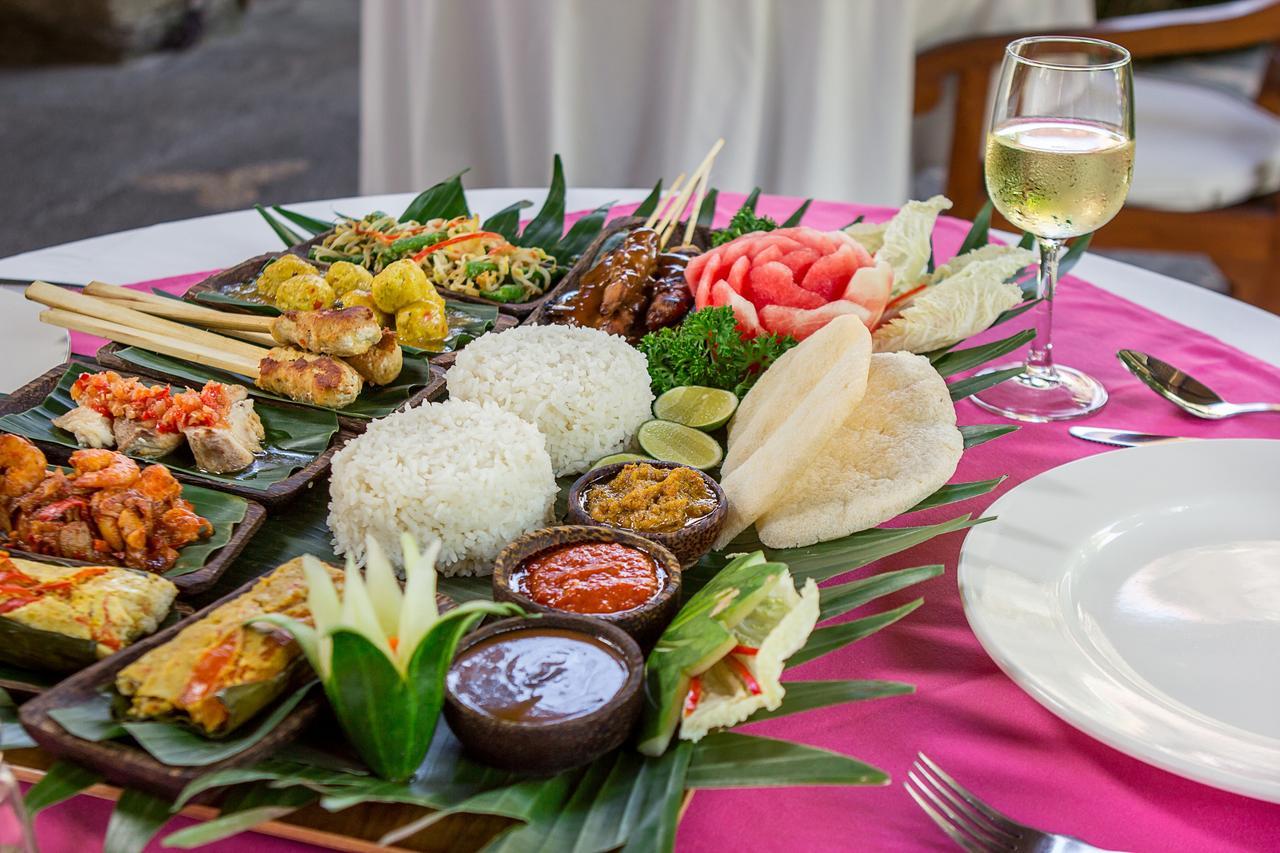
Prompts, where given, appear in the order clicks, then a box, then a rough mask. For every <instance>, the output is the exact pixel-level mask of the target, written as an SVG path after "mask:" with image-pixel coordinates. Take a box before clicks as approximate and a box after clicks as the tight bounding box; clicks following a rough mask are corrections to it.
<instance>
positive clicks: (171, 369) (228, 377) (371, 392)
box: [117, 347, 431, 420]
mask: <svg viewBox="0 0 1280 853" xmlns="http://www.w3.org/2000/svg"><path fill="white" fill-rule="evenodd" d="M117 355H118V356H119V357H120V358H122V359H124V360H125V361H127V362H128V363H129V364H132V365H133V366H134V367H137V368H139V369H142V370H150V371H153V372H157V373H161V374H163V375H166V376H176V377H178V378H179V379H185V380H187V381H188V382H195V383H198V384H203V383H205V382H207V381H209V380H210V379H216V380H217V381H219V382H234V383H236V384H239V385H244V386H245V387H247V388H248V389H249V393H250V394H251V395H253V397H255V398H257V399H264V400H279V401H281V402H294V401H291V400H289V399H288V398H287V397H282V396H280V395H279V394H272V393H271V392H269V391H264V390H262V389H261V388H258V387H256V386H255V385H254V384H253V380H251V379H249V378H248V377H245V376H240V375H238V374H235V373H228V372H226V371H225V370H217V369H216V368H212V367H205V366H203V365H200V364H195V363H193V362H189V361H182V360H181V359H176V358H171V357H170V356H167V355H160V354H159V353H154V352H150V351H149V350H144V349H140V348H138V347H125V348H124V349H122V350H120V351H119V352H118V353H117ZM430 381H431V365H430V363H429V362H428V361H427V360H426V359H424V358H406V359H405V360H404V369H403V370H401V371H400V376H399V377H398V378H397V379H396V381H395V382H393V383H392V384H390V385H384V386H381V387H366V388H365V390H364V391H362V392H360V397H359V398H358V399H357V400H356V401H355V402H354V403H352V404H351V405H350V406H347V407H346V408H345V409H325V408H322V407H320V406H311V405H308V404H305V403H300V404H298V405H306V406H307V408H310V409H315V410H318V411H323V412H334V411H336V412H339V413H340V414H342V415H344V416H346V417H349V418H359V419H362V420H373V419H374V418H381V417H383V416H385V415H389V414H391V413H392V412H394V411H395V410H396V409H398V408H399V407H400V406H402V405H404V403H405V401H406V400H408V399H409V398H410V397H412V396H413V395H414V394H416V393H417V392H418V391H420V390H421V389H422V388H425V387H426V386H427V384H428V383H430Z"/></svg>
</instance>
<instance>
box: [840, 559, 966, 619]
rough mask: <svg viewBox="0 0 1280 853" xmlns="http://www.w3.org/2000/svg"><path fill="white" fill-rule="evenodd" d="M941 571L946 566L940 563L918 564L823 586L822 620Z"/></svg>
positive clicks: (841, 613) (927, 578) (904, 587)
mask: <svg viewBox="0 0 1280 853" xmlns="http://www.w3.org/2000/svg"><path fill="white" fill-rule="evenodd" d="M942 572H943V567H942V566H941V565H937V564H935V565H932V566H917V567H916V568H913V569H899V570H897V571H894V572H881V573H880V574H878V575H872V576H871V577H869V578H862V579H861V580H856V581H849V582H848V583H843V584H840V585H838V586H828V587H823V588H822V590H821V591H820V592H819V603H820V609H819V611H818V620H819V621H823V620H826V619H831V618H833V617H835V616H841V615H843V614H845V613H848V612H849V611H850V610H853V609H854V608H855V607H861V606H862V605H864V604H867V603H869V602H872V601H875V600H876V599H877V598H880V597H882V596H885V595H889V594H890V593H894V592H897V591H898V590H900V589H906V588H907V587H909V586H913V585H915V584H918V583H921V582H923V581H927V580H929V579H930V578H936V577H937V576H938V575H940V574H942Z"/></svg>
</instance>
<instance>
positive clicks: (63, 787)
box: [23, 761, 102, 818]
mask: <svg viewBox="0 0 1280 853" xmlns="http://www.w3.org/2000/svg"><path fill="white" fill-rule="evenodd" d="M101 781H102V777H101V776H99V775H98V774H97V773H95V772H93V771H92V770H86V769H85V768H83V767H81V766H80V765H78V764H73V763H72V762H70V761H55V762H53V764H52V765H50V766H49V769H48V770H46V771H45V773H44V778H42V779H41V780H40V781H39V782H37V783H36V784H34V785H32V786H31V787H30V788H28V789H27V795H26V797H25V798H24V799H23V804H24V805H25V806H26V807H27V814H28V815H29V816H30V817H31V818H35V816H36V815H38V814H39V813H40V812H42V811H44V810H45V809H47V808H49V807H50V806H56V805H57V804H58V803H61V802H63V801H64V800H69V799H71V798H72V797H74V796H75V795H76V794H78V793H80V792H81V791H83V790H84V789H85V788H89V787H92V786H93V785H96V784H98V783H99V782H101Z"/></svg>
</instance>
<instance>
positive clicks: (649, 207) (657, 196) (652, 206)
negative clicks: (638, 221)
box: [631, 178, 662, 217]
mask: <svg viewBox="0 0 1280 853" xmlns="http://www.w3.org/2000/svg"><path fill="white" fill-rule="evenodd" d="M661 200H662V179H661V178H659V179H658V182H657V183H656V184H654V185H653V189H652V190H650V191H649V194H648V195H647V196H645V197H644V201H642V202H640V206H639V207H637V208H636V209H635V212H634V213H632V214H631V215H632V216H646V217H647V216H648V215H649V214H651V213H653V212H654V211H655V210H657V209H658V202H659V201H661Z"/></svg>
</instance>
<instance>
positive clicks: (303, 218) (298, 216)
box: [271, 204, 333, 236]
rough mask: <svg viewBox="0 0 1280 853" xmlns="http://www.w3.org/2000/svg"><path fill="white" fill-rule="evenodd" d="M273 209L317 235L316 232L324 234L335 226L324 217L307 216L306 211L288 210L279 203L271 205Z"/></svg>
mask: <svg viewBox="0 0 1280 853" xmlns="http://www.w3.org/2000/svg"><path fill="white" fill-rule="evenodd" d="M271 209H272V210H274V211H275V212H276V213H277V214H279V215H280V216H283V217H284V218H285V219H287V220H289V221H290V222H292V223H293V224H294V225H297V226H298V227H299V228H301V229H302V230H304V231H309V232H311V234H312V236H315V235H316V234H323V233H324V232H326V231H329V230H331V229H332V228H333V223H332V222H326V221H325V220H323V219H316V218H315V217H314V216H307V215H306V214H305V213H298V212H297V211H293V210H288V209H287V208H283V207H281V206H280V205H278V204H273V205H271Z"/></svg>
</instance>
